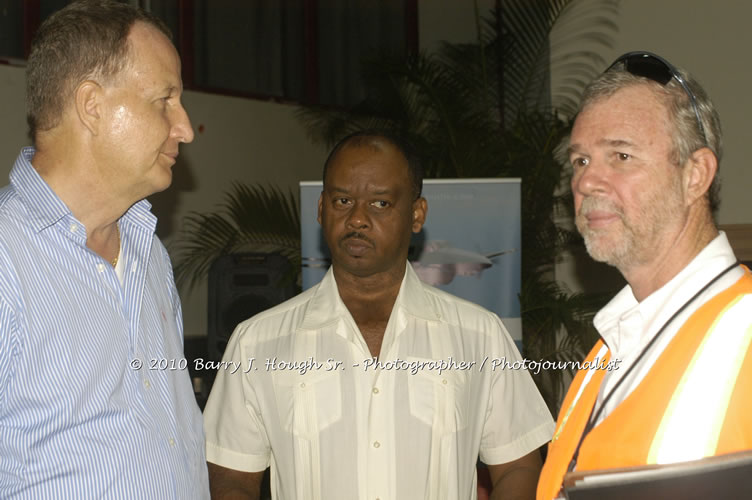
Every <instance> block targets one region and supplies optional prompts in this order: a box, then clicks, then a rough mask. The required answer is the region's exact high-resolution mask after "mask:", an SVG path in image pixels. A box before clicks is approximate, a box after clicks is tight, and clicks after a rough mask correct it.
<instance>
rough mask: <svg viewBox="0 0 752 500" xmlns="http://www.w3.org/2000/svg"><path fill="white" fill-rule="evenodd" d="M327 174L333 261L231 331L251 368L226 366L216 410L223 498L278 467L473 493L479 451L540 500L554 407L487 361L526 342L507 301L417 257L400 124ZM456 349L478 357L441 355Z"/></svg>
mask: <svg viewBox="0 0 752 500" xmlns="http://www.w3.org/2000/svg"><path fill="white" fill-rule="evenodd" d="M323 178H324V190H323V192H322V194H321V197H320V199H319V212H318V220H319V223H320V224H321V226H322V228H323V232H324V236H325V239H326V242H327V244H328V246H329V249H330V251H331V255H332V267H331V269H330V270H329V272H328V273H327V275H326V276H325V278H324V279H323V280H322V281H321V282H320V283H319V284H318V285H316V286H314V287H312V288H311V289H309V290H307V291H306V292H304V293H302V294H301V295H299V296H297V297H295V298H293V299H291V300H289V301H287V302H285V303H283V304H281V305H279V306H277V307H275V308H272V309H270V310H268V311H265V312H263V313H261V314H259V315H257V316H255V317H253V318H251V319H250V320H247V321H245V322H243V323H241V325H239V326H238V328H237V329H236V331H235V333H234V334H233V337H232V339H231V341H230V343H229V345H228V348H227V351H226V353H225V358H224V360H225V361H228V362H229V361H234V362H236V363H240V364H242V365H243V369H241V370H238V371H236V372H235V373H231V370H220V373H219V374H218V377H217V381H216V382H215V385H214V388H213V390H212V394H211V396H210V398H209V402H208V405H207V409H206V412H205V427H206V431H207V460H208V461H209V462H210V463H209V470H210V484H211V489H212V494H213V497H214V498H219V499H222V498H258V484H259V482H260V480H261V475H262V473H263V471H264V470H265V469H266V468H267V467H269V466H271V489H272V496H273V498H275V499H278V500H283V499H290V500H291V499H297V500H300V499H327V500H336V499H347V500H352V499H364V500H365V499H372V500H375V499H382V500H386V499H390V500H391V499H395V500H399V499H410V500H414V499H418V498H421V499H423V498H425V499H431V500H438V499H447V500H449V499H451V500H456V499H474V498H476V495H477V485H476V461H477V459H478V457H479V455H480V458H481V460H482V461H483V462H485V463H486V464H488V465H489V471H490V474H491V478H492V481H493V482H494V484H495V487H494V492H493V494H494V495H495V496H494V498H498V499H526V498H532V497H533V495H534V491H535V485H536V482H537V477H538V472H539V469H540V457H539V454H538V447H539V446H540V445H541V444H542V443H544V442H546V440H547V439H549V438H550V435H551V431H552V422H551V420H550V416H549V414H548V410H547V409H546V406H545V404H544V403H543V401H542V398H541V397H540V395H539V393H538V391H537V389H536V388H535V386H534V384H533V382H532V379H531V377H530V376H529V374H528V373H527V372H525V371H514V370H501V369H499V370H497V371H494V370H491V369H489V367H488V366H486V367H485V368H482V369H479V366H480V364H481V362H482V360H483V359H484V358H486V357H489V358H500V357H505V358H506V359H507V360H510V361H512V360H516V359H518V358H519V353H518V352H517V350H516V348H515V346H514V344H513V342H512V340H511V338H510V337H509V335H508V333H507V332H506V330H505V328H504V326H503V325H502V323H501V321H500V320H499V318H498V317H497V316H496V315H495V314H493V313H490V312H488V311H486V310H485V309H483V308H481V307H479V306H477V305H475V304H471V303H469V302H466V301H464V300H462V299H458V298H456V297H453V296H451V295H449V294H447V293H444V292H442V291H439V290H437V289H435V288H432V287H430V286H428V285H425V284H423V283H422V282H420V281H419V279H418V278H417V276H416V274H415V273H414V271H413V270H412V267H411V266H410V265H408V263H407V254H408V249H409V245H410V239H411V235H412V233H414V232H416V233H417V232H419V231H420V230H421V228H422V226H423V223H424V221H425V219H426V212H427V204H426V200H425V199H424V198H422V197H421V196H420V194H421V189H422V172H421V169H420V164H419V162H418V159H417V158H416V156H415V155H414V154H413V153H412V151H411V149H410V148H409V146H408V145H406V144H404V143H403V141H401V140H400V139H399V138H397V137H394V136H391V135H388V134H383V133H372V132H360V133H356V134H353V135H351V136H348V137H347V138H345V139H343V141H341V142H340V143H339V144H338V145H337V146H336V147H335V148H334V149H333V151H332V153H331V154H330V156H329V158H328V159H327V161H326V163H325V166H324V175H323ZM250 358H254V362H255V363H256V365H255V366H251V368H250V370H249V369H248V367H249V359H250ZM374 358H378V362H379V363H381V366H374ZM450 358H452V359H453V360H454V362H455V363H460V362H461V361H464V362H465V363H468V364H469V363H470V362H473V361H474V362H476V364H475V365H472V368H470V369H468V368H467V365H466V366H464V367H463V366H462V365H459V364H457V365H454V366H453V367H451V368H449V369H446V370H438V369H435V366H434V365H432V364H431V363H432V362H435V361H437V360H438V361H441V360H444V361H447V360H448V359H450ZM268 360H274V361H275V363H273V364H271V365H270V364H269V363H268ZM305 361H309V365H297V368H298V369H297V370H286V369H280V368H279V366H280V362H284V363H289V362H298V363H300V362H305ZM313 363H321V365H313ZM338 363H340V364H338ZM242 372H247V373H242Z"/></svg>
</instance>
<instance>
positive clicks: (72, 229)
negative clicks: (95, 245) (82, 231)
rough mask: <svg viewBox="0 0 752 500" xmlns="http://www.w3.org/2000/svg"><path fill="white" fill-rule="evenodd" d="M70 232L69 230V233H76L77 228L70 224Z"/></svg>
mask: <svg viewBox="0 0 752 500" xmlns="http://www.w3.org/2000/svg"><path fill="white" fill-rule="evenodd" d="M70 230H71V232H73V233H75V232H76V231H78V226H77V225H75V224H71V225H70Z"/></svg>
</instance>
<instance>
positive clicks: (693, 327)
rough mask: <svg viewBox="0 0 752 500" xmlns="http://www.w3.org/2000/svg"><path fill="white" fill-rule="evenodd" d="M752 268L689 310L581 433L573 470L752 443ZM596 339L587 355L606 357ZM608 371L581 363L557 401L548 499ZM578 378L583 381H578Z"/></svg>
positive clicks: (545, 474)
mask: <svg viewBox="0 0 752 500" xmlns="http://www.w3.org/2000/svg"><path fill="white" fill-rule="evenodd" d="M751 340H752V274H750V272H749V270H746V269H745V274H744V276H742V278H740V279H739V280H738V281H737V282H736V283H735V284H734V285H732V286H731V287H729V288H727V289H726V290H724V291H722V292H720V293H719V294H718V295H716V296H715V297H713V298H712V299H710V300H709V301H708V302H706V303H705V304H704V305H702V306H701V307H700V308H699V309H698V310H697V311H695V312H694V313H693V314H692V315H691V317H690V318H689V319H688V320H687V321H686V322H685V323H684V324H683V325H682V326H681V328H680V329H679V331H678V332H677V334H676V336H675V337H674V338H673V339H672V340H671V342H669V344H668V345H667V346H666V348H665V350H664V351H663V353H661V354H660V356H659V357H658V359H657V360H656V362H655V364H654V365H653V366H652V367H651V368H650V370H649V371H648V373H647V374H646V375H645V378H643V380H642V381H641V382H640V383H639V384H638V386H637V387H636V388H635V389H634V390H633V391H632V392H631V393H630V394H629V395H628V396H627V397H626V398H625V399H624V401H622V402H621V403H620V404H619V405H618V406H617V407H616V408H615V409H614V410H613V411H612V412H611V413H610V414H609V415H608V416H606V418H604V419H603V420H602V421H601V422H600V423H599V424H598V425H596V426H595V427H594V428H593V429H592V430H591V431H590V432H589V433H588V434H587V436H585V439H584V440H583V442H582V446H581V447H580V452H579V455H578V458H577V471H580V472H581V471H587V470H596V469H611V468H623V467H631V466H643V465H647V464H656V463H673V462H682V461H688V460H694V459H699V458H703V457H707V456H715V455H723V454H726V453H732V452H736V451H742V450H749V449H752V348H750V341H751ZM609 355H610V353H608V349H607V347H606V346H605V345H604V344H603V342H602V341H598V343H597V344H596V345H595V347H594V348H593V350H592V351H591V352H590V354H589V355H588V357H587V360H588V361H591V362H592V361H594V360H596V358H600V359H598V360H597V361H598V362H599V363H600V364H601V366H602V365H604V364H605V363H606V362H607V361H608V360H609ZM605 374H606V370H604V369H594V370H586V369H582V370H580V371H579V372H578V373H577V375H576V376H575V378H574V380H573V381H572V385H571V386H570V388H569V391H568V392H567V396H566V398H565V399H564V402H563V404H562V406H561V408H562V411H561V412H560V413H559V419H558V421H557V423H556V431H555V432H554V437H553V439H552V441H551V443H550V444H549V446H548V456H547V459H546V463H545V464H544V466H543V470H542V471H541V476H540V480H539V481H538V494H537V499H538V500H551V499H553V498H555V497H556V496H557V495H558V494H559V491H560V489H561V486H562V481H563V479H564V475H565V474H566V473H567V469H568V467H569V463H570V462H571V460H572V457H573V455H574V452H575V448H576V447H577V444H578V443H579V441H580V437H581V435H582V432H583V431H584V429H585V426H586V425H587V421H588V418H589V417H590V412H591V410H592V408H593V406H594V404H595V401H596V397H597V396H598V392H599V391H600V387H601V382H602V381H603V377H604V376H605ZM583 382H584V384H583Z"/></svg>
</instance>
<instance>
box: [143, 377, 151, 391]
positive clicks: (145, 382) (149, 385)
mask: <svg viewBox="0 0 752 500" xmlns="http://www.w3.org/2000/svg"><path fill="white" fill-rule="evenodd" d="M144 387H146V388H147V389H148V388H149V387H151V383H150V382H149V380H148V379H144Z"/></svg>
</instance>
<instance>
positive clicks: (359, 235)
mask: <svg viewBox="0 0 752 500" xmlns="http://www.w3.org/2000/svg"><path fill="white" fill-rule="evenodd" d="M350 239H352V240H363V241H365V242H366V243H369V244H371V245H373V241H372V240H371V238H369V237H368V236H366V235H365V234H363V233H359V232H358V231H352V232H350V233H347V234H346V235H344V236H343V237H342V238H341V239H340V240H339V241H340V242H344V241H346V240H350Z"/></svg>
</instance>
